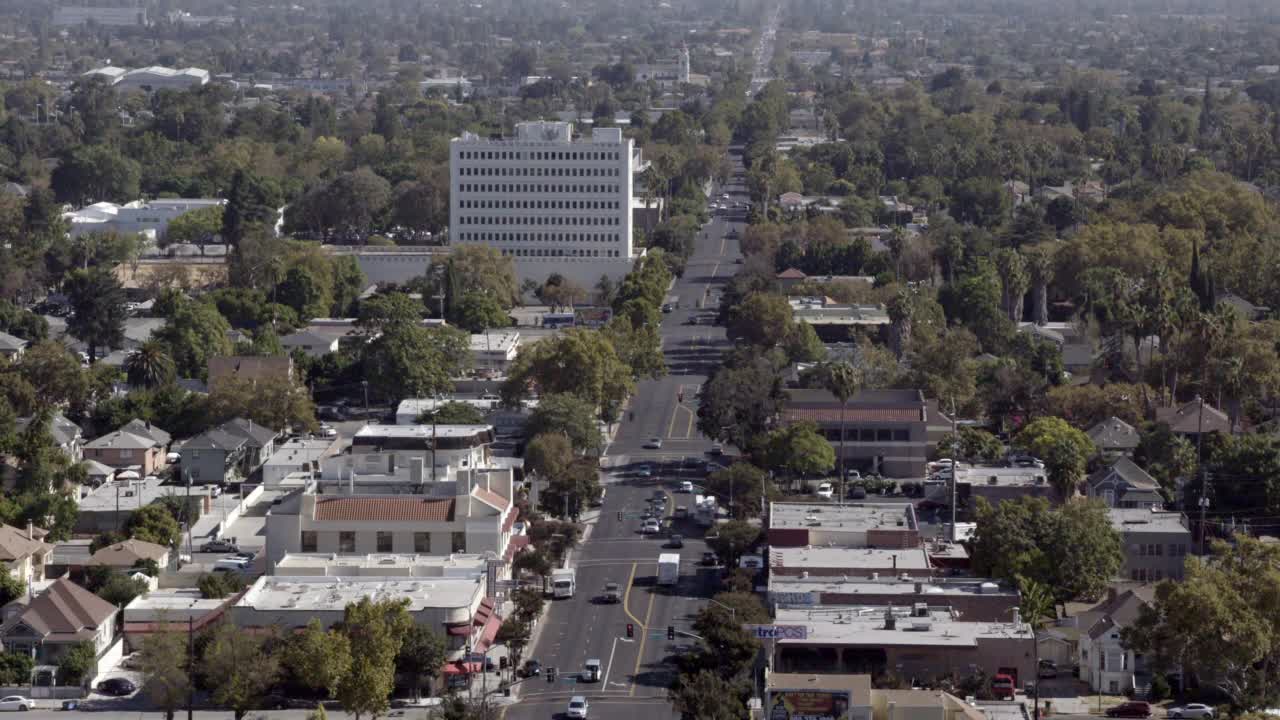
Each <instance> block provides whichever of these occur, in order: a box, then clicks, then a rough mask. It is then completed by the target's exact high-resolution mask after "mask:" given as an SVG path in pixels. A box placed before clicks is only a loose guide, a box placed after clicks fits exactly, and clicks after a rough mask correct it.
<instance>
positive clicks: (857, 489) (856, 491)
mask: <svg viewBox="0 0 1280 720" xmlns="http://www.w3.org/2000/svg"><path fill="white" fill-rule="evenodd" d="M866 497H867V489H866V488H864V487H862V486H861V485H854V486H853V487H851V488H849V499H850V500H865V499H866Z"/></svg>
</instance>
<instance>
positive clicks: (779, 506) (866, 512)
mask: <svg viewBox="0 0 1280 720" xmlns="http://www.w3.org/2000/svg"><path fill="white" fill-rule="evenodd" d="M911 509H912V506H911V505H909V504H905V503H850V504H846V505H837V504H835V503H826V502H814V503H784V502H776V503H773V504H772V505H771V506H770V512H769V527H770V528H812V529H817V528H821V529H823V530H847V531H849V532H856V531H865V530H899V529H900V530H903V531H906V530H914V529H915V528H916V526H915V515H914V513H912V512H909V511H910V510H911Z"/></svg>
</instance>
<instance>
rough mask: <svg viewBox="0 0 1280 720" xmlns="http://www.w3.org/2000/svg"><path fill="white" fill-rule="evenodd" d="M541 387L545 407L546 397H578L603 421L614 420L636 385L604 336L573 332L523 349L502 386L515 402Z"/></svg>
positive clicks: (578, 329)
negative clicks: (559, 395) (555, 395)
mask: <svg viewBox="0 0 1280 720" xmlns="http://www.w3.org/2000/svg"><path fill="white" fill-rule="evenodd" d="M535 387H536V388H537V389H538V391H539V393H540V394H541V395H542V396H543V398H542V400H541V401H540V403H539V404H541V403H542V402H545V400H546V395H550V394H556V393H565V394H572V395H576V396H577V397H579V398H581V399H583V400H585V401H587V402H589V403H590V404H591V405H592V406H593V407H595V408H596V409H597V411H598V412H599V413H600V416H601V418H603V419H612V418H614V417H616V415H617V412H618V410H619V408H621V406H622V401H623V400H624V399H625V398H626V397H627V396H628V395H630V394H631V392H632V390H634V388H635V383H634V381H633V380H632V378H631V369H630V368H628V367H627V366H626V365H625V364H624V363H623V362H622V360H621V359H620V358H619V357H618V353H617V351H615V350H614V348H613V345H612V344H610V343H609V339H608V337H607V336H606V335H605V334H604V333H602V332H600V331H597V330H584V329H581V328H571V329H569V330H566V331H564V332H562V333H560V334H558V335H556V336H554V337H550V338H547V339H545V340H542V341H540V342H538V343H537V344H536V345H533V346H527V347H525V348H523V349H522V350H521V352H520V354H519V355H517V356H516V360H515V362H514V363H512V366H511V370H510V372H509V373H508V375H507V380H506V382H504V383H503V385H502V396H503V399H504V400H505V401H507V402H508V403H509V404H515V403H516V402H518V401H519V400H521V399H522V398H524V397H526V396H528V394H529V393H530V392H532V391H533V389H534V388H535Z"/></svg>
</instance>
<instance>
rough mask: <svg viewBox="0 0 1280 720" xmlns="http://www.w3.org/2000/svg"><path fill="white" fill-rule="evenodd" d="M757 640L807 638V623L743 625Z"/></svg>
mask: <svg viewBox="0 0 1280 720" xmlns="http://www.w3.org/2000/svg"><path fill="white" fill-rule="evenodd" d="M742 627H743V629H744V630H746V631H747V632H749V633H751V635H752V636H753V637H755V639H757V640H808V639H809V626H807V625H743V626H742Z"/></svg>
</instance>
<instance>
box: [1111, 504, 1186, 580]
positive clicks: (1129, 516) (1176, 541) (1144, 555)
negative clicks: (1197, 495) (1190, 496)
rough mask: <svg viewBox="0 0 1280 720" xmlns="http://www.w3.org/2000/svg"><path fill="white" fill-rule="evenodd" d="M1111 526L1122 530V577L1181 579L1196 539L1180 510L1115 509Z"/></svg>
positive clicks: (1134, 578)
mask: <svg viewBox="0 0 1280 720" xmlns="http://www.w3.org/2000/svg"><path fill="white" fill-rule="evenodd" d="M1108 515H1110V516H1111V527H1113V528H1115V531H1116V532H1118V533H1120V549H1121V550H1122V551H1123V552H1124V565H1123V566H1122V567H1121V568H1120V576H1121V577H1123V578H1128V579H1129V580H1136V581H1138V582H1158V581H1160V580H1165V579H1169V580H1181V579H1182V573H1183V568H1184V566H1185V565H1186V561H1187V554H1188V553H1191V552H1194V551H1195V540H1194V538H1193V536H1192V534H1191V530H1190V528H1189V527H1188V526H1187V519H1186V517H1184V516H1183V515H1182V513H1179V512H1164V511H1161V510H1154V509H1149V508H1113V509H1111V510H1109V511H1108Z"/></svg>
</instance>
